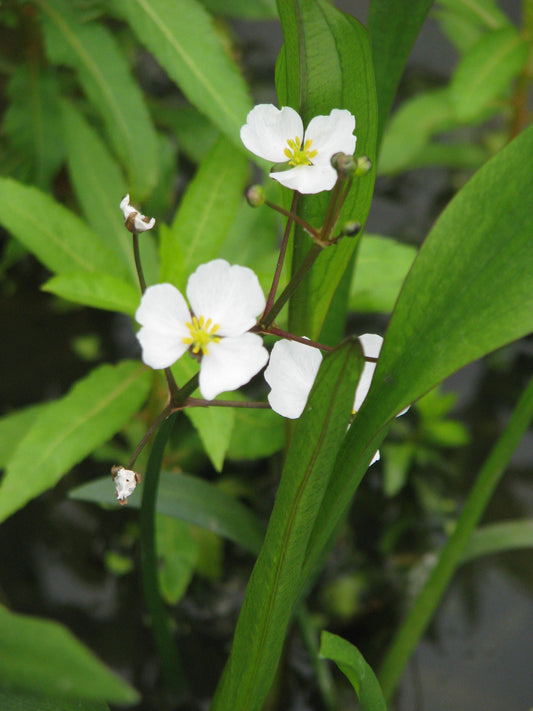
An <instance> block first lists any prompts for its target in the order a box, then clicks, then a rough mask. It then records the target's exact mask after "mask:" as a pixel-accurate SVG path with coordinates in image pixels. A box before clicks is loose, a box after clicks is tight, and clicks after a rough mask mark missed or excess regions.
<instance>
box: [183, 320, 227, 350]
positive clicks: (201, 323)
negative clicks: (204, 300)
mask: <svg viewBox="0 0 533 711" xmlns="http://www.w3.org/2000/svg"><path fill="white" fill-rule="evenodd" d="M211 323H212V321H211V319H210V318H208V319H207V321H206V320H205V318H204V317H203V316H198V318H197V317H196V316H193V317H192V322H189V323H186V324H185V325H186V326H187V328H188V329H189V331H190V334H191V335H190V337H188V338H184V339H183V343H187V344H188V345H190V346H191V350H192V352H193V353H194V354H197V353H200V352H201V353H202V355H208V353H209V350H208V345H209V344H210V343H211V341H212V342H213V343H219V342H220V336H215V333H216V332H217V331H218V329H219V328H220V326H219V324H218V323H215V324H213V325H211Z"/></svg>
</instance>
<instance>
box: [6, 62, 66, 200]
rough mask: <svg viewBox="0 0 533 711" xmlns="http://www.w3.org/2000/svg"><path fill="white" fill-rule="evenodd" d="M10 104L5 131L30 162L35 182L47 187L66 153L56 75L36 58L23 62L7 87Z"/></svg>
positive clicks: (23, 156)
mask: <svg viewBox="0 0 533 711" xmlns="http://www.w3.org/2000/svg"><path fill="white" fill-rule="evenodd" d="M7 92H8V95H9V98H10V101H11V102H10V104H9V107H8V109H7V111H6V112H5V115H4V122H3V131H4V133H5V135H6V136H7V137H8V138H9V141H10V143H11V146H12V147H13V148H14V149H15V150H17V151H18V152H20V154H21V157H22V159H23V160H24V161H27V162H29V164H30V172H31V176H32V178H33V180H32V182H34V183H35V184H36V185H38V186H39V187H40V188H43V189H46V188H47V187H49V185H50V181H51V180H52V178H53V177H54V175H55V173H56V172H57V171H58V169H59V167H60V165H61V162H62V161H63V157H64V146H63V136H62V132H61V120H60V117H61V110H60V106H59V92H58V87H57V81H56V78H55V75H54V74H53V72H52V71H50V70H49V69H48V70H47V69H43V68H42V67H40V66H39V65H38V64H37V63H36V62H29V63H28V64H21V65H20V66H19V67H17V69H16V70H15V71H14V72H13V75H12V76H11V79H10V81H9V85H8V89H7Z"/></svg>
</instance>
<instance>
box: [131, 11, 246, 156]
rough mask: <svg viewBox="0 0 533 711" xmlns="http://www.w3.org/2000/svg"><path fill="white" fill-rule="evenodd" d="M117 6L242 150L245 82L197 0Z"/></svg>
mask: <svg viewBox="0 0 533 711" xmlns="http://www.w3.org/2000/svg"><path fill="white" fill-rule="evenodd" d="M117 8H118V9H119V11H120V13H121V14H122V15H123V16H124V18H125V19H126V20H127V22H128V23H129V24H130V26H131V28H132V29H133V31H134V32H135V33H136V34H137V36H138V38H139V41H140V42H142V44H144V45H145V47H147V49H148V50H149V51H150V52H152V54H153V55H154V57H155V58H156V59H157V61H158V62H159V63H160V64H161V66H162V67H163V69H164V70H165V71H166V72H167V74H168V75H169V77H170V78H171V79H172V80H173V81H175V82H176V84H177V85H178V86H179V88H180V89H181V90H182V91H183V93H184V94H185V96H186V97H187V98H188V99H189V101H190V102H191V103H192V104H194V105H195V106H196V107H197V108H198V109H200V111H201V112H202V113H204V114H205V115H206V116H208V117H209V118H210V120H211V121H212V122H213V123H214V124H215V126H217V127H218V128H219V129H220V130H221V131H222V132H223V133H224V134H225V135H226V136H228V138H230V139H231V140H232V141H233V143H234V144H235V145H236V146H238V147H239V148H240V149H241V150H243V146H242V143H241V141H240V138H239V130H240V127H241V126H242V124H243V123H244V122H245V120H246V114H247V113H248V111H249V110H250V108H251V102H250V99H249V97H248V92H247V89H246V85H245V82H244V80H243V78H242V77H241V76H240V74H239V72H238V70H237V68H236V66H235V65H234V64H233V62H232V61H231V59H230V57H229V56H228V54H227V53H226V51H225V50H224V48H223V47H222V43H221V41H220V38H219V37H218V35H217V32H216V30H215V27H214V25H213V23H212V21H211V18H210V17H209V15H208V14H207V12H206V11H205V9H204V8H203V7H202V5H201V4H200V3H199V2H197V0H180V1H179V2H174V0H118V1H117Z"/></svg>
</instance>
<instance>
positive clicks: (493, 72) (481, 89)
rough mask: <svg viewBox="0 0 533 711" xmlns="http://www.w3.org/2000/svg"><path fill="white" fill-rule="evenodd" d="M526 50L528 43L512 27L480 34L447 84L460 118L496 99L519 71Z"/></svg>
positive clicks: (478, 112)
mask: <svg viewBox="0 0 533 711" xmlns="http://www.w3.org/2000/svg"><path fill="white" fill-rule="evenodd" d="M528 54H529V46H528V43H527V42H526V40H524V39H522V38H521V37H520V35H519V34H518V32H517V31H516V30H515V29H514V28H513V27H509V28H506V29H501V30H495V31H494V32H490V33H489V34H487V35H485V36H484V37H482V38H481V39H480V40H479V42H477V43H476V44H475V45H474V46H473V47H472V48H471V49H470V50H469V51H468V52H467V53H466V55H465V56H464V57H463V58H462V60H461V62H460V63H459V65H458V66H457V69H456V70H455V73H454V75H453V78H452V81H451V84H450V93H451V99H452V102H453V106H454V108H455V112H456V115H457V117H458V118H459V120H461V121H468V120H471V119H473V118H475V117H476V116H478V115H479V114H480V113H481V112H482V111H484V109H485V108H486V107H488V106H490V105H491V103H492V102H493V101H495V100H496V99H498V98H499V97H500V96H501V95H502V93H503V92H504V91H505V90H506V89H507V87H508V86H509V84H510V83H511V81H512V80H513V79H514V78H515V77H516V75H517V74H518V73H519V72H520V70H521V69H522V67H523V66H524V64H525V62H526V61H527V58H528Z"/></svg>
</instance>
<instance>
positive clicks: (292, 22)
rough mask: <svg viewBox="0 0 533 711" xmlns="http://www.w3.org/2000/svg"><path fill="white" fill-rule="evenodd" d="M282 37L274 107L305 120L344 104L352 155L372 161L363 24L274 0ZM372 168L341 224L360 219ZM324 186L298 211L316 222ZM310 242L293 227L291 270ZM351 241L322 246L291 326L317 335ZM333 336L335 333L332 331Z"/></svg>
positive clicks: (324, 6)
mask: <svg viewBox="0 0 533 711" xmlns="http://www.w3.org/2000/svg"><path fill="white" fill-rule="evenodd" d="M278 10H279V14H280V19H281V23H282V28H283V36H284V41H285V44H284V46H283V48H282V52H281V54H280V60H279V61H278V67H277V71H276V88H277V92H278V101H279V104H280V106H283V105H288V106H292V107H293V108H294V109H296V110H297V111H299V112H300V114H301V115H302V118H303V121H304V124H307V123H309V121H310V120H311V118H313V117H314V116H316V115H323V114H329V113H330V111H331V110H332V109H334V108H342V109H348V110H349V111H351V113H352V114H354V116H355V119H356V130H355V133H356V135H357V149H356V154H357V155H358V156H360V155H366V156H368V157H369V158H370V160H371V161H372V162H374V161H375V149H376V135H377V104H376V95H375V85H374V74H373V68H372V57H371V48H370V40H369V37H368V34H367V32H366V30H365V29H364V27H363V26H362V25H361V24H360V23H359V22H358V21H357V20H356V19H355V18H353V17H350V16H349V15H346V14H344V13H342V12H340V11H338V10H337V9H336V8H334V7H333V6H332V5H331V4H330V3H329V2H326V1H325V0H278ZM374 176H375V170H372V171H371V172H370V173H369V174H368V175H367V176H366V177H364V178H361V179H356V180H354V183H353V186H352V189H351V191H350V193H349V195H348V198H347V200H346V202H345V205H344V209H343V211H342V214H341V219H340V222H341V224H342V223H343V222H344V221H346V220H356V221H358V222H360V223H361V224H364V222H365V219H366V216H367V214H368V210H369V209H370V202H371V200H372V192H373V187H374ZM329 197H330V193H329V192H324V193H321V194H319V195H311V196H303V197H301V198H300V200H299V203H298V213H299V214H300V216H301V217H303V218H304V219H305V220H306V221H307V222H309V223H310V224H312V225H314V226H316V227H320V225H321V224H322V222H323V219H324V215H325V211H326V207H327V204H328V201H329ZM310 245H311V241H310V239H309V236H308V235H307V234H305V233H304V232H303V231H302V230H301V229H300V228H298V229H296V233H295V240H294V251H293V270H294V269H296V268H297V266H298V265H299V264H300V262H301V261H302V260H303V258H304V256H305V255H306V254H307V252H308V250H309V247H310ZM356 246H357V240H350V239H343V240H341V241H340V242H339V243H338V244H337V245H336V246H334V247H329V248H328V249H325V250H324V251H323V252H322V254H321V255H320V256H319V258H318V260H317V262H316V263H315V265H314V267H313V269H312V271H311V273H310V274H308V276H307V277H306V279H305V280H304V282H303V283H302V284H301V285H300V286H299V288H298V290H297V291H296V293H295V295H294V296H293V297H292V299H291V303H290V310H289V325H290V330H291V331H292V332H294V333H299V334H303V335H306V336H308V337H309V338H318V336H319V334H320V331H321V330H322V326H323V324H324V321H325V319H326V315H327V312H328V310H329V308H330V305H331V303H332V300H333V297H334V294H335V291H336V289H337V287H338V285H339V283H340V281H341V279H342V277H343V274H344V272H345V270H346V268H347V266H348V265H349V263H350V260H351V258H352V255H353V253H354V250H355V248H356ZM337 335H339V337H340V336H341V334H340V333H339V334H337Z"/></svg>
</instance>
